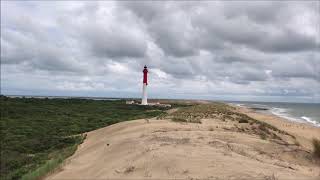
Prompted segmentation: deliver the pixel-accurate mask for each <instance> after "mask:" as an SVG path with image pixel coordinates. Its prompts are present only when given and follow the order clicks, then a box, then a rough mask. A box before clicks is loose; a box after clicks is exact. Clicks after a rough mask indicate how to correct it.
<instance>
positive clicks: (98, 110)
mask: <svg viewBox="0 0 320 180" xmlns="http://www.w3.org/2000/svg"><path fill="white" fill-rule="evenodd" d="M0 98H1V99H0V100H1V106H0V108H1V109H0V110H1V170H0V171H1V177H0V178H1V179H20V178H21V177H22V176H24V178H26V179H28V178H31V179H32V178H35V177H39V176H43V175H44V174H45V173H46V172H48V171H50V170H52V169H53V168H54V167H57V165H58V164H59V163H61V162H62V161H63V159H65V158H66V157H68V156H70V155H71V154H72V153H73V152H74V151H75V150H76V147H77V145H78V144H80V143H81V142H82V141H83V136H81V134H82V133H84V132H87V131H91V130H94V129H98V128H101V127H105V126H108V125H111V124H114V123H117V122H121V121H127V120H132V119H139V118H149V117H155V116H158V115H160V114H163V113H164V110H166V109H164V108H159V107H150V106H139V105H126V104H125V101H122V100H116V101H105V100H103V101H102V100H101V101H98V100H84V99H35V98H8V97H5V96H1V97H0Z"/></svg>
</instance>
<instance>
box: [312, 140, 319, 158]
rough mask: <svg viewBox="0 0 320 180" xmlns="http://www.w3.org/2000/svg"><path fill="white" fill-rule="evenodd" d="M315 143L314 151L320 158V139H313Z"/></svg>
mask: <svg viewBox="0 0 320 180" xmlns="http://www.w3.org/2000/svg"><path fill="white" fill-rule="evenodd" d="M312 144H313V153H314V155H315V156H316V157H318V158H320V140H318V139H313V140H312Z"/></svg>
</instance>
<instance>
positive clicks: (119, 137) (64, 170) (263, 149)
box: [46, 108, 320, 180]
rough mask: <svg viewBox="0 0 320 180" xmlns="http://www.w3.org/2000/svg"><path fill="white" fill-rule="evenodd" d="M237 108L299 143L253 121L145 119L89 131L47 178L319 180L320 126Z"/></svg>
mask: <svg viewBox="0 0 320 180" xmlns="http://www.w3.org/2000/svg"><path fill="white" fill-rule="evenodd" d="M236 111H238V112H242V113H246V114H247V115H249V116H251V117H254V118H256V119H258V120H261V121H265V122H267V123H270V124H272V125H274V126H276V127H277V128H279V129H281V130H284V131H286V132H288V133H290V134H292V135H294V136H295V137H296V140H297V141H298V142H293V140H292V139H291V140H288V141H287V142H286V143H285V144H283V143H280V142H278V141H276V140H270V139H263V138H261V137H259V136H258V135H256V134H251V133H248V132H249V131H245V130H246V129H247V128H248V127H249V126H250V125H249V124H248V123H247V124H245V123H244V124H242V123H241V124H240V123H238V122H225V121H221V120H220V119H210V118H208V119H202V120H201V124H199V123H181V122H172V121H171V120H169V119H165V120H156V119H155V118H153V119H149V120H145V119H140V120H134V121H127V122H121V123H118V124H114V125H111V126H108V127H105V128H102V129H98V130H95V131H91V132H88V133H87V138H86V140H85V141H84V143H83V144H81V145H80V146H79V148H78V150H77V151H76V153H75V154H74V155H73V156H72V157H70V158H69V159H67V161H66V163H65V164H64V165H63V166H62V167H61V168H60V169H59V170H57V171H56V172H54V173H53V174H51V175H49V176H48V177H46V179H237V180H238V179H299V180H301V179H314V180H316V179H319V177H320V165H319V161H317V160H315V159H314V157H313V156H312V153H311V151H312V146H311V139H312V138H313V137H320V128H316V127H312V126H309V125H307V124H298V123H294V122H290V121H286V120H284V119H281V118H279V117H276V116H272V115H265V114H259V113H255V112H253V111H251V110H249V109H245V108H237V109H236ZM282 138H283V139H286V138H287V139H289V138H288V137H287V136H286V135H283V137H282Z"/></svg>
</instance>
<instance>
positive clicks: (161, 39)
mask: <svg viewBox="0 0 320 180" xmlns="http://www.w3.org/2000/svg"><path fill="white" fill-rule="evenodd" d="M145 64H147V65H148V67H149V68H150V71H149V72H150V78H149V79H150V83H149V85H150V86H149V96H150V97H151V98H152V97H153V98H194V99H216V100H258V101H259V100H260V101H295V102H320V3H319V1H308V2H293V1H284V2H275V1H272V2H269V1H256V2H252V1H248V2H245V1H243V2H226V1H212V2H190V1H187V2H172V1H167V2H144V1H142V2H132V1H128V2H125V1H121V2H112V1H108V2H84V1H81V2H69V1H68V2H67V1H58V2H23V1H14V2H9V1H1V93H2V94H25V95H28V94H29V95H36V94H37V95H76V96H106V97H139V96H140V95H141V89H142V85H141V81H142V80H141V78H142V68H143V66H144V65H145Z"/></svg>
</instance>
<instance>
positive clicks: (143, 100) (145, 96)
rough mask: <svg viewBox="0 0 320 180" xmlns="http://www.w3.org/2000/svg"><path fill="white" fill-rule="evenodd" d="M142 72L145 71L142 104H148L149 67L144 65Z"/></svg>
mask: <svg viewBox="0 0 320 180" xmlns="http://www.w3.org/2000/svg"><path fill="white" fill-rule="evenodd" d="M142 72H143V86H142V101H141V105H148V100H147V86H148V68H147V66H144V68H143V71H142Z"/></svg>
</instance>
